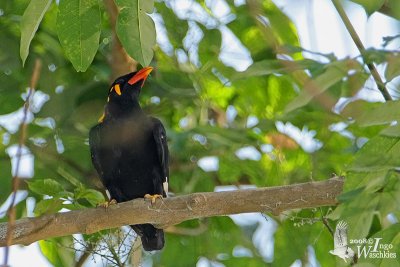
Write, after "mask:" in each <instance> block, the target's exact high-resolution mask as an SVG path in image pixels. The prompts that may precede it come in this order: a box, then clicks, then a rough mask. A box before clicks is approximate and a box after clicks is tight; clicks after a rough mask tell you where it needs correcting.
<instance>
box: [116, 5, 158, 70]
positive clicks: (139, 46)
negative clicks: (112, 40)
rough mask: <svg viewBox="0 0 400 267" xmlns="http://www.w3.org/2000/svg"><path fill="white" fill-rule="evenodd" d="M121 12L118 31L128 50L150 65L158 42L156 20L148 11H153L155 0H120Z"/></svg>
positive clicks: (132, 55) (145, 64) (143, 64)
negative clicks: (154, 47) (154, 20)
mask: <svg viewBox="0 0 400 267" xmlns="http://www.w3.org/2000/svg"><path fill="white" fill-rule="evenodd" d="M116 3H117V5H118V7H119V8H120V12H119V15H118V19H117V26H116V31H117V35H118V38H119V40H120V41H121V43H122V45H123V46H124V48H125V50H126V52H127V53H128V54H129V55H130V56H131V57H132V58H133V59H135V60H137V61H138V62H139V63H140V64H141V65H142V66H148V65H149V64H150V62H151V60H152V59H153V54H154V52H153V46H154V45H155V44H156V29H155V26H154V22H153V20H152V19H151V17H150V16H149V15H147V13H152V12H153V8H154V1H153V0H143V1H142V0H135V1H130V0H118V1H116Z"/></svg>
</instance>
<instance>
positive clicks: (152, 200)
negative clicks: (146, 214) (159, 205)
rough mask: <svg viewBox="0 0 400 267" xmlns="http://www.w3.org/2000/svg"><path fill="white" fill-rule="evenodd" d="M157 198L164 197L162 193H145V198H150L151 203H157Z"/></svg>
mask: <svg viewBox="0 0 400 267" xmlns="http://www.w3.org/2000/svg"><path fill="white" fill-rule="evenodd" d="M157 198H160V199H162V198H163V196H162V195H158V194H155V195H150V194H146V195H144V199H150V200H151V204H154V203H156V199H157Z"/></svg>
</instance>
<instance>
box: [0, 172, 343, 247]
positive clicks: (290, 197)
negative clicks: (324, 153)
mask: <svg viewBox="0 0 400 267" xmlns="http://www.w3.org/2000/svg"><path fill="white" fill-rule="evenodd" d="M343 181H344V179H343V178H341V177H334V178H331V179H329V180H326V181H320V182H308V183H302V184H294V185H288V186H277V187H269V188H258V189H247V190H236V191H227V192H207V193H194V194H190V195H184V196H179V197H171V198H166V199H163V200H158V201H157V202H156V203H155V204H153V205H151V203H149V202H148V201H144V200H143V199H135V200H132V201H128V202H124V203H119V204H116V205H112V206H110V207H109V208H107V209H104V208H102V207H98V208H91V209H84V210H76V211H69V212H64V213H56V214H51V215H43V216H41V217H37V218H24V219H20V220H18V221H16V223H15V227H14V228H13V238H12V242H13V244H24V245H28V244H30V243H32V242H35V241H37V240H42V239H48V238H52V237H58V236H66V235H72V234H74V233H83V234H91V233H95V232H98V231H100V230H103V229H108V228H115V227H120V226H123V225H131V224H143V223H151V224H154V225H156V226H157V227H160V228H166V227H167V226H169V225H174V224H178V223H180V222H183V221H186V220H191V219H197V218H202V217H212V216H222V215H229V214H238V213H246V212H271V213H273V214H279V213H280V212H282V211H285V210H291V209H303V208H314V207H321V206H332V205H336V204H337V201H336V197H337V196H338V195H339V194H340V193H341V192H342V189H343ZM6 232H7V223H2V224H0V247H2V246H5V245H6Z"/></svg>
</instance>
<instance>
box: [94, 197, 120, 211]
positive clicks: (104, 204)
mask: <svg viewBox="0 0 400 267" xmlns="http://www.w3.org/2000/svg"><path fill="white" fill-rule="evenodd" d="M115 204H117V201H116V200H115V199H110V200H108V201H105V202H101V203H99V204H97V207H103V208H105V209H107V208H108V207H109V206H111V205H115Z"/></svg>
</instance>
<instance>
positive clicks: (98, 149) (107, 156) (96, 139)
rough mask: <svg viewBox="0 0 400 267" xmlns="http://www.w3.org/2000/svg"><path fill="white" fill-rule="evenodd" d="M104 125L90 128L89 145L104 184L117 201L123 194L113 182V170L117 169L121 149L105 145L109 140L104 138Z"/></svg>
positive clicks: (93, 160) (94, 163)
mask: <svg viewBox="0 0 400 267" xmlns="http://www.w3.org/2000/svg"><path fill="white" fill-rule="evenodd" d="M103 131H104V127H102V125H101V124H97V125H96V126H93V127H92V129H90V132H89V146H90V153H91V157H92V162H93V166H94V167H95V169H96V170H97V173H98V174H99V176H100V179H101V181H102V183H103V185H104V186H105V187H106V188H107V189H108V191H109V193H110V194H111V196H112V198H115V199H116V200H117V201H122V199H123V196H122V193H121V192H120V190H117V188H115V186H113V183H112V182H111V181H112V179H113V175H112V171H113V170H114V169H115V164H116V163H117V162H118V156H119V157H120V153H118V152H119V151H116V149H115V148H113V147H111V146H107V145H105V143H106V142H107V140H104V134H103Z"/></svg>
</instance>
